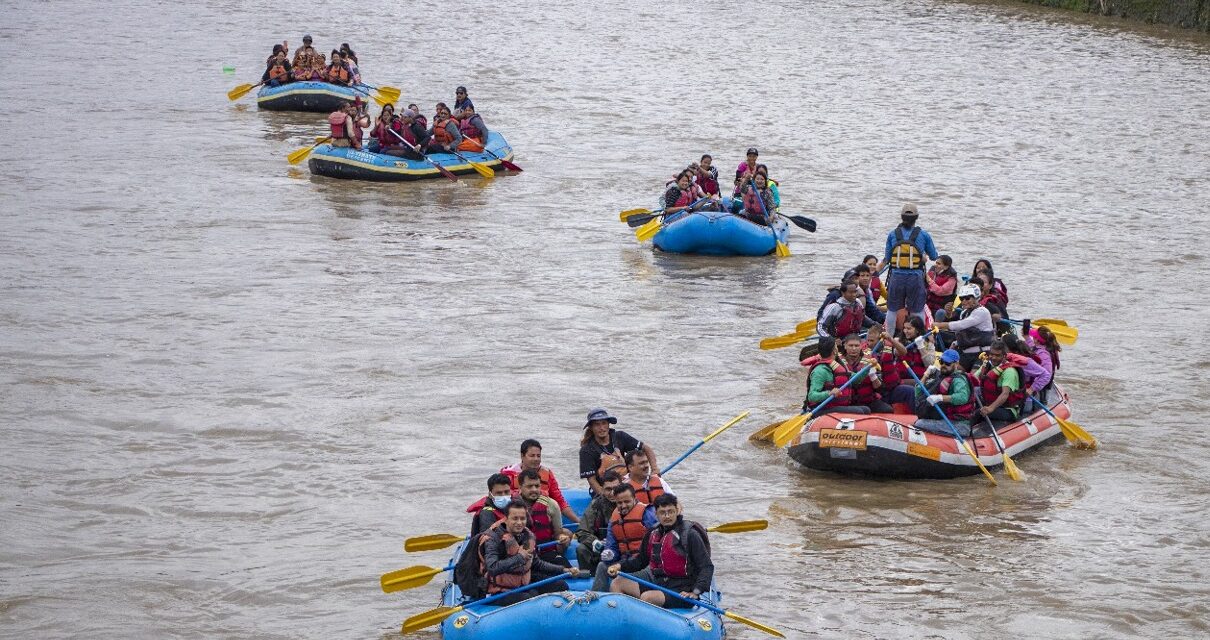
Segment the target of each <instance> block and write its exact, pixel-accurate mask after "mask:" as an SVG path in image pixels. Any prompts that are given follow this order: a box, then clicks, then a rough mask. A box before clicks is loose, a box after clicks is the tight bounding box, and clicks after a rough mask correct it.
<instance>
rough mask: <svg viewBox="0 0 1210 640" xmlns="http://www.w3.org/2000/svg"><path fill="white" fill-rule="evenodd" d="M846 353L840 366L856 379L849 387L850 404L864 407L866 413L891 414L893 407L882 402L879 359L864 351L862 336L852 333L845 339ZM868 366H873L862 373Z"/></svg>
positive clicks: (842, 355) (841, 357)
mask: <svg viewBox="0 0 1210 640" xmlns="http://www.w3.org/2000/svg"><path fill="white" fill-rule="evenodd" d="M842 344H843V345H844V352H843V353H842V354H841V355H840V364H842V365H844V368H845V370H846V371H848V374H849V377H850V378H853V379H854V382H853V384H851V385H849V394H850V395H849V404H850V405H851V406H854V407H864V408H865V409H867V412H866V413H891V411H892V409H891V405H889V404H887V403H885V402H883V401H882V398H881V397H879V396H880V395H881V391H880V390H881V389H882V376H881V375H880V372H879V370H878V361H877V359H875V358H873V357H870V356H868V355H867V354H865V353H864V352H863V351H862V348H861V347H862V345H861V336H859V335H857V334H856V333H850V334H848V335H846V336H845V337H844V342H843V343H842ZM866 365H872V366H871V367H870V368H869V370H867V371H865V372H862V371H861V370H862V369H863V368H865V366H866Z"/></svg>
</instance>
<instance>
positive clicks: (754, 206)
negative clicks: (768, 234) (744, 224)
mask: <svg viewBox="0 0 1210 640" xmlns="http://www.w3.org/2000/svg"><path fill="white" fill-rule="evenodd" d="M743 203H744V204H743V206H744V208H743V215H744V217H745V218H747V219H749V220H751V221H752V222H755V223H757V224H760V225H765V226H768V225H769V223H770V221H771V220H772V217H773V211H774V202H773V193H772V192H771V191H769V183H768V181H767V180H766V179H765V174H763V173H759V172H758V173H757V174H756V175H755V177H753V179H752V181H751V182H749V183H748V184H747V185H746V186H744V187H743Z"/></svg>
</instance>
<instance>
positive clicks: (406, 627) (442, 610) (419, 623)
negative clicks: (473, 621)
mask: <svg viewBox="0 0 1210 640" xmlns="http://www.w3.org/2000/svg"><path fill="white" fill-rule="evenodd" d="M563 577H564V574H562V573H559V574H556V575H553V576H551V577H549V578H546V579H544V580H538V581H537V582H531V583H529V584H527V585H523V586H520V587H517V588H516V589H510V590H508V591H505V592H503V593H497V594H496V595H494V596H488V597H486V598H482V599H480V600H476V601H474V602H468V603H466V604H463V605H459V606H457V607H437V608H435V609H429V610H428V611H425V612H424V613H418V614H416V615H414V616H412V617H410V618H408V619H407V620H404V621H403V629H402V632H403V633H404V634H408V633H411V632H413V631H419V630H421V629H424V628H425V627H431V626H433V625H435V624H440V623H441V621H442V620H445V619H446V618H448V617H450V616H452V615H454V614H455V613H458V612H459V611H462V610H463V609H466V608H467V607H470V606H473V605H477V604H489V603H492V602H495V601H497V600H499V599H501V598H505V597H508V596H510V595H512V594H514V593H519V592H521V591H528V590H530V589H533V588H535V587H540V586H542V585H544V584H549V583H551V582H554V581H555V580H562V579H563Z"/></svg>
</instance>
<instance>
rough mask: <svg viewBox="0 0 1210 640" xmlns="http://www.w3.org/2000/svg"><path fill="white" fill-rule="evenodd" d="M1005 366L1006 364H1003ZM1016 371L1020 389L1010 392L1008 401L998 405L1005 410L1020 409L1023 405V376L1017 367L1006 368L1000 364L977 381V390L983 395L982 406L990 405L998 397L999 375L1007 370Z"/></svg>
mask: <svg viewBox="0 0 1210 640" xmlns="http://www.w3.org/2000/svg"><path fill="white" fill-rule="evenodd" d="M1005 364H1007V363H1005ZM1010 368H1011V369H1016V370H1017V381H1018V382H1020V383H1021V388H1020V389H1017V390H1016V391H1011V392H1009V394H1008V400H1005V401H1004V404H1002V405H1000V406H1002V407H1004V408H1006V409H1020V408H1021V406H1022V405H1023V404H1025V374H1023V373H1021V369H1020V368H1018V367H1006V366H1005V365H1004V364H1001V365H1000V366H998V367H993V368H992V369H991V370H990V371H986V372H984V374H983V376H982V377H981V378H980V379H979V390H980V391H981V392H982V394H983V406H985V407H986V406H987V405H990V404H991V403H993V402H995V401H996V398H999V397H1000V375H1001V374H1003V373H1004V371H1005V370H1007V369H1010Z"/></svg>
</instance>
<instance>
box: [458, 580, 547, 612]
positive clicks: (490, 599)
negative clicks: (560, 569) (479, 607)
mask: <svg viewBox="0 0 1210 640" xmlns="http://www.w3.org/2000/svg"><path fill="white" fill-rule="evenodd" d="M566 575H567V574H564V573H560V574H557V575H553V576H551V577H549V578H544V579H542V580H539V581H537V582H531V583H529V584H525V585H521V586H519V587H517V588H516V589H510V590H508V591H505V592H503V593H497V594H496V595H494V596H488V597H486V598H483V599H481V600H476V601H474V602H468V603H466V604H464V605H462V608H463V609H465V608H467V607H469V606H472V605H476V604H489V603H492V602H495V601H497V600H500V599H503V598H506V597H508V596H510V595H512V594H514V593H521V592H522V591H529V590H530V589H533V588H534V587H540V586H542V585H546V584H550V583H552V582H554V581H556V580H562V579H563V578H564V577H565V576H566Z"/></svg>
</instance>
